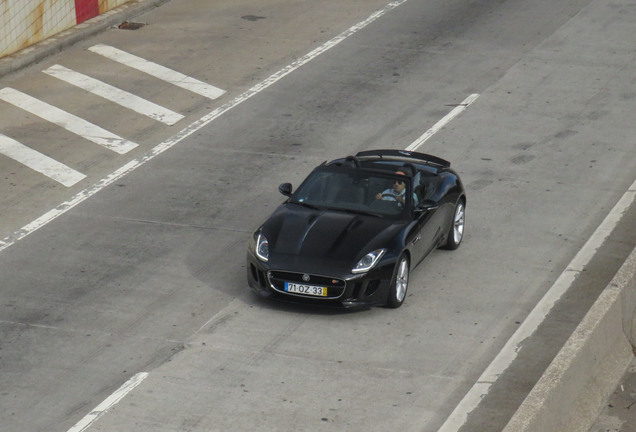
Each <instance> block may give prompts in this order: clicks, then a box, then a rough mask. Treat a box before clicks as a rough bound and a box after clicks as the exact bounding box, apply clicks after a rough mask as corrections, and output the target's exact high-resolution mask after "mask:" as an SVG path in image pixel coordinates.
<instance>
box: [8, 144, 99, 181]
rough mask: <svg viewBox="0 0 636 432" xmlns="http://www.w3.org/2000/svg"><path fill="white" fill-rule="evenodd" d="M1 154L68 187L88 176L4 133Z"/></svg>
mask: <svg viewBox="0 0 636 432" xmlns="http://www.w3.org/2000/svg"><path fill="white" fill-rule="evenodd" d="M0 154H3V155H5V156H7V157H9V158H11V159H14V160H16V161H18V162H20V163H21V164H23V165H25V166H27V167H29V168H31V169H32V170H34V171H37V172H39V173H41V174H44V175H45V176H47V177H49V178H51V179H53V180H55V181H56V182H59V183H62V184H63V185H64V186H66V187H71V186H73V185H74V184H75V183H77V182H79V181H80V180H82V179H84V178H86V176H85V175H84V174H82V173H80V172H77V171H75V170H74V169H72V168H69V167H68V166H66V165H64V164H63V163H61V162H58V161H56V160H55V159H52V158H50V157H48V156H46V155H44V154H42V153H40V152H38V151H36V150H33V149H32V148H30V147H27V146H25V145H24V144H21V143H19V142H18V141H16V140H14V139H13V138H9V137H8V136H5V135H2V134H0Z"/></svg>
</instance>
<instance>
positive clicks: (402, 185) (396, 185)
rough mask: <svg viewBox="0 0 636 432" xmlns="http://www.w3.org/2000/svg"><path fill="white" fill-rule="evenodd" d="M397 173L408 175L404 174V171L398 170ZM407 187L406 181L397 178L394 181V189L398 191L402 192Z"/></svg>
mask: <svg viewBox="0 0 636 432" xmlns="http://www.w3.org/2000/svg"><path fill="white" fill-rule="evenodd" d="M395 173H396V174H399V175H406V174H404V172H403V171H396V172H395ZM405 187H406V183H405V182H404V181H400V180H397V179H396V180H395V181H394V182H393V190H394V191H396V192H397V193H402V191H403V190H404V188H405Z"/></svg>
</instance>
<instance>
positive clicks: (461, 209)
mask: <svg viewBox="0 0 636 432" xmlns="http://www.w3.org/2000/svg"><path fill="white" fill-rule="evenodd" d="M465 221H466V205H465V204H464V200H463V199H462V200H459V202H458V203H457V205H456V206H455V212H454V213H453V220H452V221H451V226H450V228H449V229H448V234H447V236H446V237H447V238H446V244H445V245H444V249H451V250H455V249H457V248H458V247H459V245H460V244H461V242H462V239H463V238H464V224H465Z"/></svg>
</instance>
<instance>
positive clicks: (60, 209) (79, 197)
mask: <svg viewBox="0 0 636 432" xmlns="http://www.w3.org/2000/svg"><path fill="white" fill-rule="evenodd" d="M407 1H408V0H397V1H393V2H391V3H389V4H387V5H386V6H384V7H383V8H382V9H379V10H377V11H375V12H374V13H372V14H371V15H370V16H369V17H368V18H367V19H365V20H364V21H361V22H359V23H358V24H356V25H354V26H353V27H350V28H349V29H347V30H345V31H344V32H342V33H340V34H339V35H337V36H336V37H334V38H333V39H331V40H329V41H327V42H326V43H324V44H323V45H321V46H319V47H318V48H316V49H314V50H313V51H311V52H309V53H308V54H305V55H304V56H303V57H301V58H299V59H298V60H296V61H294V62H293V63H291V64H289V65H287V66H286V67H284V68H283V69H281V70H279V71H278V72H276V73H274V74H273V75H271V76H270V77H268V78H266V79H265V80H264V81H261V82H260V83H258V84H256V85H255V86H254V87H252V88H250V89H249V90H247V91H246V92H244V93H242V94H240V95H239V96H237V97H236V98H234V99H233V100H231V101H230V102H228V103H226V104H224V105H222V106H220V107H219V108H216V109H214V110H212V111H211V112H210V113H208V114H207V115H205V116H203V117H201V118H200V119H199V120H197V121H195V122H194V123H192V124H190V125H189V126H187V127H186V128H185V129H182V130H181V131H180V132H179V133H177V134H176V135H174V136H172V137H171V138H169V139H168V140H166V141H164V142H162V143H160V144H158V145H157V146H155V147H154V148H152V149H151V150H150V151H149V152H148V153H146V154H144V155H143V156H142V157H141V158H139V159H135V160H133V161H130V162H128V163H127V164H125V165H124V166H123V167H121V168H119V169H118V170H116V171H114V172H113V173H111V174H110V175H108V176H107V177H105V178H103V179H102V180H100V181H99V182H97V183H96V184H94V185H93V186H91V187H90V188H87V189H85V190H83V191H81V192H80V193H78V194H76V195H75V196H74V197H72V198H71V199H70V200H68V201H65V202H63V203H62V204H60V205H58V206H57V207H55V208H54V209H51V210H49V211H48V212H46V213H45V214H43V215H42V216H40V217H39V218H37V219H35V220H34V221H32V222H31V223H29V224H27V225H25V226H24V227H22V229H20V230H18V231H16V232H15V233H13V234H12V235H10V236H8V237H5V238H4V239H3V240H0V252H1V251H3V250H5V249H6V248H8V247H9V246H11V245H13V244H15V243H17V242H18V241H20V240H22V239H23V238H24V237H26V236H28V235H29V234H32V233H34V232H35V231H37V230H38V229H40V228H42V227H43V226H45V225H47V224H48V223H49V222H51V221H53V220H55V219H57V218H58V217H60V216H61V215H63V214H64V213H66V212H67V211H69V210H70V209H72V208H73V207H75V206H76V205H78V204H80V203H82V202H84V201H85V200H87V199H88V198H90V197H92V196H93V195H95V194H96V193H97V192H99V191H100V190H102V189H104V188H106V187H107V186H109V185H111V184H113V183H114V182H116V181H117V180H119V179H120V178H122V177H124V176H125V175H126V174H128V173H130V172H132V171H134V170H135V169H137V168H139V167H140V166H141V165H143V164H145V163H146V162H148V161H150V160H152V159H154V158H155V157H156V156H158V155H160V154H161V153H163V152H164V151H166V150H169V149H170V148H172V147H174V146H175V145H177V144H178V143H180V142H181V141H183V140H184V139H186V138H187V137H189V136H190V135H192V134H194V133H196V132H197V131H199V130H201V129H202V128H204V127H205V126H207V125H208V124H210V123H212V122H213V121H214V120H216V119H217V118H219V117H221V116H222V115H223V114H225V113H226V112H228V111H230V110H231V109H233V108H235V107H237V106H238V105H240V104H242V103H243V102H245V101H246V100H248V99H250V98H252V97H253V96H256V95H257V94H259V93H260V92H261V91H263V90H265V89H266V88H268V87H270V86H272V85H274V84H275V83H276V82H278V81H280V80H281V79H283V78H284V77H286V76H287V75H289V74H290V73H292V72H293V71H295V70H296V69H298V68H300V67H301V66H303V65H305V64H307V63H309V62H310V61H312V60H313V59H315V58H316V57H318V56H319V55H321V54H323V53H325V52H327V51H328V50H330V49H331V48H333V47H335V46H336V45H338V44H339V43H340V42H342V41H344V40H345V39H347V38H348V37H349V36H352V35H354V34H355V33H357V32H358V31H360V30H362V29H363V28H365V27H367V26H368V25H369V24H371V23H373V22H374V21H375V20H377V19H379V18H380V17H382V16H383V15H385V14H387V13H388V12H390V11H392V10H393V9H395V8H397V7H398V6H400V5H401V4H403V3H406V2H407ZM0 92H1V90H0Z"/></svg>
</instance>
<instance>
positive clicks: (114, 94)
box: [43, 65, 183, 126]
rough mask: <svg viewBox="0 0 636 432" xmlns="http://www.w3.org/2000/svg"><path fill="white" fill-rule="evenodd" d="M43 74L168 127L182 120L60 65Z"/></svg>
mask: <svg viewBox="0 0 636 432" xmlns="http://www.w3.org/2000/svg"><path fill="white" fill-rule="evenodd" d="M43 72H44V73H45V74H48V75H51V76H53V77H55V78H58V79H61V80H62V81H66V82H67V83H69V84H72V85H74V86H76V87H79V88H81V89H84V90H86V91H88V92H91V93H93V94H95V95H97V96H101V97H103V98H104V99H106V100H109V101H111V102H114V103H116V104H118V105H121V106H122V107H124V108H128V109H130V110H133V111H135V112H137V113H139V114H142V115H145V116H147V117H150V118H151V119H154V120H157V121H160V122H162V123H165V124H167V125H169V126H171V125H173V124H175V123H176V122H178V121H179V120H181V119H182V118H183V116H182V115H181V114H179V113H176V112H174V111H171V110H169V109H168V108H164V107H162V106H161V105H157V104H156V103H153V102H150V101H148V100H146V99H143V98H141V97H139V96H137V95H134V94H132V93H129V92H127V91H124V90H122V89H119V88H117V87H113V86H111V85H110V84H106V83H104V82H102V81H99V80H97V79H95V78H92V77H89V76H88V75H84V74H81V73H79V72H75V71H74V70H71V69H68V68H66V67H64V66H61V65H53V66H51V67H50V68H48V69H45V70H44V71H43Z"/></svg>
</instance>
